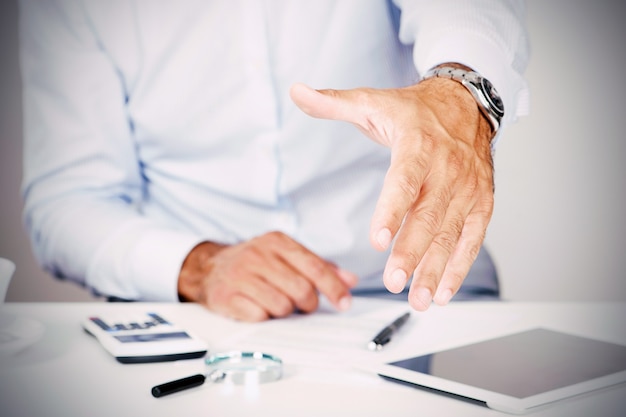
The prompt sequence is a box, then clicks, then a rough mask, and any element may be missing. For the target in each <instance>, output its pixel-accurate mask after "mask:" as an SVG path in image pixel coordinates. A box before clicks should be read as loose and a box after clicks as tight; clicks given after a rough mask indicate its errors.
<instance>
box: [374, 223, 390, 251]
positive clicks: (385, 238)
mask: <svg viewBox="0 0 626 417" xmlns="http://www.w3.org/2000/svg"><path fill="white" fill-rule="evenodd" d="M376 242H378V244H379V245H380V247H381V248H383V249H387V247H388V246H389V244H390V243H391V230H389V229H387V228H386V227H385V228H384V229H380V230H379V231H378V233H377V234H376Z"/></svg>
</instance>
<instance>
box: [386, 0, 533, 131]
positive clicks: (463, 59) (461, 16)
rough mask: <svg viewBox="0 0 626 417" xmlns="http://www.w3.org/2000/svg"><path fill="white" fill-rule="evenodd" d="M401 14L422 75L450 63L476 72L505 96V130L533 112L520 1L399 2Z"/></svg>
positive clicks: (402, 34)
mask: <svg viewBox="0 0 626 417" xmlns="http://www.w3.org/2000/svg"><path fill="white" fill-rule="evenodd" d="M394 1H395V3H396V4H397V6H398V7H399V8H400V9H401V20H400V34H399V35H400V40H401V41H402V42H403V43H406V44H413V59H414V63H415V66H416V68H417V71H418V72H419V73H420V74H424V73H425V72H426V71H428V70H429V69H430V68H432V67H434V66H436V65H439V64H441V63H445V62H458V63H461V64H464V65H467V66H469V67H471V68H473V69H474V70H475V71H477V72H478V73H480V74H481V75H483V76H484V77H486V78H487V79H488V80H489V81H491V82H492V83H493V85H494V86H495V87H496V89H497V90H498V92H499V93H500V95H501V96H502V99H503V102H504V109H505V117H504V119H503V121H502V126H506V125H508V124H510V123H512V122H514V121H515V120H516V119H517V118H518V116H523V115H526V114H527V113H528V110H529V97H528V95H529V94H528V87H527V84H526V81H525V80H524V78H523V76H522V74H523V72H524V71H525V69H526V66H527V64H528V60H529V54H530V47H529V42H528V34H527V31H526V28H525V13H526V12H525V6H524V3H523V2H522V1H517V0H503V1H491V0H438V1H429V0H394Z"/></svg>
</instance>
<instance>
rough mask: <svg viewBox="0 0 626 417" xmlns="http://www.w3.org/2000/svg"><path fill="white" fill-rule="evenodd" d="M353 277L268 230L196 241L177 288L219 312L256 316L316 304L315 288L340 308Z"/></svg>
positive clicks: (236, 316) (248, 317)
mask: <svg viewBox="0 0 626 417" xmlns="http://www.w3.org/2000/svg"><path fill="white" fill-rule="evenodd" d="M356 283H357V277H356V276H355V275H354V274H352V273H350V272H348V271H345V270H342V269H340V268H338V267H337V266H335V265H334V264H332V263H330V262H328V261H325V260H323V259H322V258H320V257H319V256H317V255H315V254H314V253H313V252H311V251H309V250H308V249H306V248H305V247H304V246H302V245H301V244H299V243H298V242H296V241H294V240H293V239H291V238H290V237H288V236H287V235H285V234H283V233H280V232H270V233H266V234H264V235H261V236H259V237H256V238H253V239H251V240H248V241H245V242H242V243H239V244H237V245H232V246H224V245H218V244H215V243H211V242H204V243H201V244H199V245H198V246H196V247H195V248H194V249H193V250H192V251H191V252H190V253H189V255H187V258H186V259H185V262H184V263H183V266H182V268H181V272H180V275H179V278H178V293H179V295H180V296H181V298H183V299H185V300H189V301H195V302H198V303H201V304H204V305H205V306H206V307H208V308H209V309H210V310H213V311H215V312H217V313H219V314H222V315H224V316H227V317H231V318H234V319H238V320H244V321H261V320H266V319H268V318H272V317H284V316H287V315H289V314H291V313H293V312H294V310H300V311H302V312H306V313H308V312H312V311H314V310H316V309H317V306H318V303H319V295H318V292H319V293H321V294H323V295H325V296H326V297H327V298H328V299H329V300H330V302H331V303H332V304H333V305H334V306H335V307H336V308H337V309H339V310H346V309H348V308H349V307H350V302H351V298H350V288H352V287H354V286H355V285H356Z"/></svg>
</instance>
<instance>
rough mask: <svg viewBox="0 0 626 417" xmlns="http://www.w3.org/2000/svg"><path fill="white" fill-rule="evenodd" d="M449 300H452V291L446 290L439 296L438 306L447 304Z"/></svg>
mask: <svg viewBox="0 0 626 417" xmlns="http://www.w3.org/2000/svg"><path fill="white" fill-rule="evenodd" d="M451 299H452V290H451V289H450V288H448V289H447V290H445V291H443V292H442V293H441V295H440V296H439V304H441V305H445V304H448V303H449V302H450V300H451Z"/></svg>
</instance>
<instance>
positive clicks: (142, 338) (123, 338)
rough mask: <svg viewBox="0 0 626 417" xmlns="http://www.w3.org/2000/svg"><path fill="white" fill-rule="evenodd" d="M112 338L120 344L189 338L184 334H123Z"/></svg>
mask: <svg viewBox="0 0 626 417" xmlns="http://www.w3.org/2000/svg"><path fill="white" fill-rule="evenodd" d="M114 337H115V338H116V339H117V340H119V341H120V342H122V343H135V342H160V341H163V340H172V339H190V338H191V337H190V336H189V335H188V334H187V333H185V332H175V333H143V334H125V335H117V336H114Z"/></svg>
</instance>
